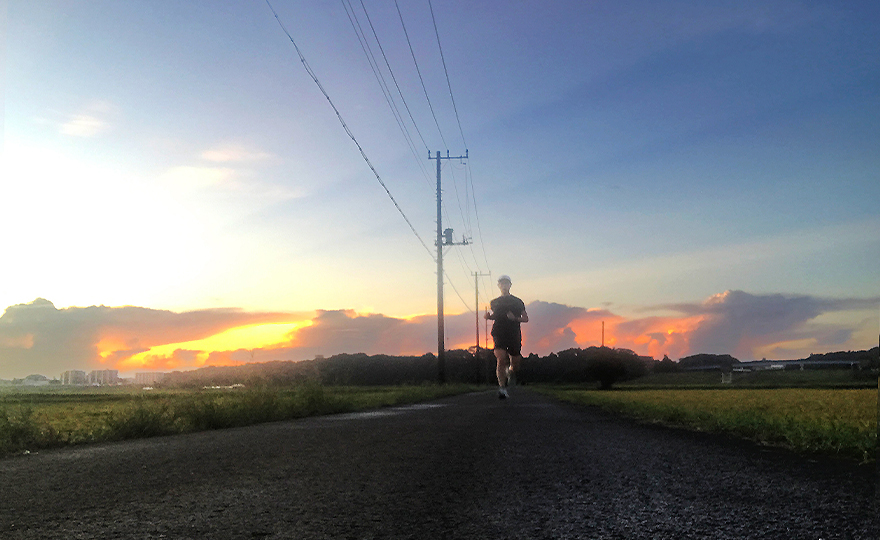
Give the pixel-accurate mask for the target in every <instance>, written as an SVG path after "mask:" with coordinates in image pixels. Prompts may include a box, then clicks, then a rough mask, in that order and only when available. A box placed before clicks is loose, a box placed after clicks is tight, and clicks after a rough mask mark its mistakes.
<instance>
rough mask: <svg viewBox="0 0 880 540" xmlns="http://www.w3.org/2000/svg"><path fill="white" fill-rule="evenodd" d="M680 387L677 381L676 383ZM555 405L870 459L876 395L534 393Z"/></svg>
mask: <svg viewBox="0 0 880 540" xmlns="http://www.w3.org/2000/svg"><path fill="white" fill-rule="evenodd" d="M679 380H680V379H679ZM541 390H542V391H543V392H546V393H548V394H551V395H553V396H555V397H557V398H559V399H562V400H566V401H571V402H575V403H581V404H586V405H595V406H599V407H602V408H603V409H606V410H609V411H612V412H615V413H619V414H622V415H624V416H628V417H631V418H636V419H638V420H640V421H645V422H654V423H661V424H664V425H670V426H677V427H684V428H687V429H694V430H699V431H709V432H719V433H727V434H731V435H734V436H737V437H742V438H746V439H751V440H754V441H757V442H759V443H761V444H767V445H775V446H784V447H788V448H792V449H794V450H797V451H800V452H805V453H822V454H833V455H838V456H843V457H847V458H855V459H858V460H861V461H863V462H868V461H872V460H874V459H876V456H875V452H876V447H877V430H878V428H877V416H878V392H877V388H867V389H866V388H857V389H846V388H843V389H841V388H824V389H823V388H730V387H728V388H718V389H699V388H664V389H637V388H628V389H620V390H616V391H598V390H585V389H583V388H572V387H549V386H547V387H542V388H541Z"/></svg>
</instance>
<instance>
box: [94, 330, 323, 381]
mask: <svg viewBox="0 0 880 540" xmlns="http://www.w3.org/2000/svg"><path fill="white" fill-rule="evenodd" d="M309 325H311V321H299V322H294V323H276V324H258V325H253V326H244V327H239V328H230V329H229V330H225V331H223V332H220V333H219V334H215V335H213V336H210V337H207V338H204V339H198V340H193V341H187V342H182V343H168V344H165V345H159V346H156V347H151V348H150V349H149V350H147V351H144V352H140V353H138V354H135V355H132V356H131V357H129V358H127V359H125V360H122V361H120V363H119V365H118V367H119V368H120V369H123V370H125V371H130V370H132V369H147V368H150V367H151V366H152V367H156V366H159V367H164V368H168V367H178V366H177V365H178V364H179V359H180V357H181V351H185V353H186V355H187V358H188V360H189V363H191V364H193V365H195V366H202V365H205V363H206V362H207V360H208V358H209V357H210V356H211V354H212V353H217V352H228V351H236V350H241V349H246V350H251V349H276V348H279V347H286V346H290V345H291V341H292V339H293V335H294V333H295V332H296V331H297V330H298V329H300V328H304V327H307V326H309ZM101 343H104V342H103V341H102V342H101ZM116 350H118V349H116ZM109 354H110V351H104V352H102V353H101V356H102V357H106V356H108V355H109Z"/></svg>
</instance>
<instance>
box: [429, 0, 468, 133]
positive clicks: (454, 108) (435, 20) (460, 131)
mask: <svg viewBox="0 0 880 540" xmlns="http://www.w3.org/2000/svg"><path fill="white" fill-rule="evenodd" d="M428 8H429V9H430V10H431V20H432V21H433V22H434V35H436V36H437V47H438V48H439V49H440V60H441V61H442V62H443V73H445V74H446V85H447V86H449V98H450V99H451V100H452V110H453V111H455V121H456V122H458V131H459V133H461V142H462V143H464V147H465V148H467V142H466V141H465V140H464V130H462V129H461V120H460V119H459V118H458V107H456V106H455V97H454V96H453V95H452V83H450V82H449V71H448V70H447V69H446V58H444V57H443V46H442V45H440V32H439V31H438V30H437V19H436V18H435V17H434V6H432V5H431V0H428Z"/></svg>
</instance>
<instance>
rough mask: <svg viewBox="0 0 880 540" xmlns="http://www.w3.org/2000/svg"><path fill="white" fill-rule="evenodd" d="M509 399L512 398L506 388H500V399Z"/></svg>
mask: <svg viewBox="0 0 880 540" xmlns="http://www.w3.org/2000/svg"><path fill="white" fill-rule="evenodd" d="M508 397H510V396H509V395H507V389H506V388H499V389H498V399H507V398H508Z"/></svg>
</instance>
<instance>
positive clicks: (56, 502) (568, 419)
mask: <svg viewBox="0 0 880 540" xmlns="http://www.w3.org/2000/svg"><path fill="white" fill-rule="evenodd" d="M875 475H876V472H875V470H874V469H873V468H872V467H865V466H861V467H860V466H857V465H854V464H848V463H842V462H836V461H826V460H822V461H815V460H807V459H805V458H801V457H797V456H794V455H792V454H789V453H787V452H783V451H778V450H766V449H761V448H758V447H755V446H753V445H750V444H745V443H737V442H733V441H730V440H727V439H725V438H722V437H717V436H709V435H700V434H691V433H686V432H682V431H676V430H668V429H663V428H656V427H649V426H639V425H636V424H634V423H631V422H628V421H624V420H619V419H616V418H614V417H612V416H610V415H607V414H605V413H602V412H600V411H597V410H596V409H592V408H584V407H577V406H573V405H567V404H561V403H557V402H555V401H552V400H549V399H548V398H545V397H543V396H540V395H537V394H534V393H532V392H529V391H527V390H526V389H524V388H516V389H514V392H513V398H512V399H510V400H508V401H498V400H497V399H495V397H494V394H493V393H490V392H486V393H481V394H471V395H467V396H458V397H454V398H448V399H443V400H440V401H436V402H433V403H430V404H426V405H418V406H414V407H406V408H401V409H392V410H383V411H378V412H374V413H365V414H353V415H337V416H329V417H321V418H313V419H307V420H301V421H294V422H279V423H273V424H266V425H262V426H254V427H249V428H240V429H231V430H224V431H214V432H206V433H197V434H191V435H183V436H173V437H163V438H156V439H149V440H143V441H133V442H125V443H116V444H103V445H96V446H91V447H87V448H79V449H72V450H70V449H68V450H62V451H51V452H41V453H39V454H32V455H29V456H20V457H15V458H11V459H6V460H2V461H0V486H2V495H0V538H4V539H19V538H45V539H52V538H58V539H65V540H67V539H72V538H143V539H154V538H169V539H181V538H218V539H223V538H230V539H231V538H236V539H238V538H297V539H302V538H424V539H436V538H475V539H476V538H480V539H482V538H490V539H491V538H621V539H624V538H627V539H629V538H645V539H648V538H651V539H654V538H669V539H673V538H674V539H681V538H701V539H703V538H713V539H726V538H731V539H733V538H736V539H741V538H768V539H771V538H772V539H774V540H777V539H799V538H804V539H812V540H817V539H820V538H822V539H832V538H853V539H869V538H871V539H873V538H876V537H877V536H876V532H877V531H876V524H877V522H876V516H877V511H878V510H877V509H878V506H877V500H876V499H875V498H874V482H875V479H876V476H875Z"/></svg>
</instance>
